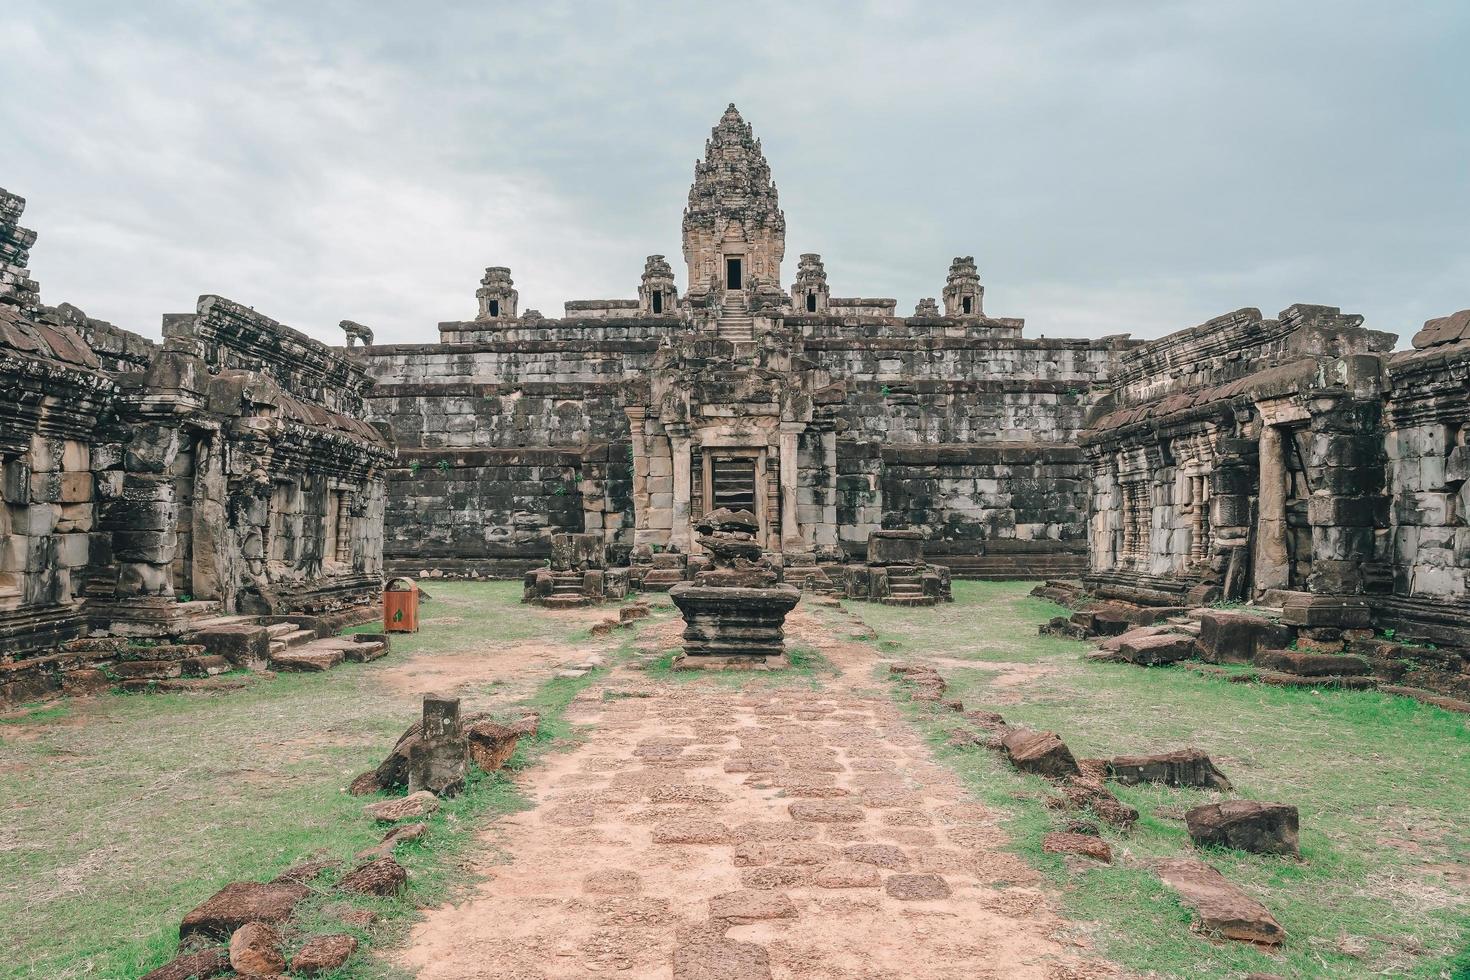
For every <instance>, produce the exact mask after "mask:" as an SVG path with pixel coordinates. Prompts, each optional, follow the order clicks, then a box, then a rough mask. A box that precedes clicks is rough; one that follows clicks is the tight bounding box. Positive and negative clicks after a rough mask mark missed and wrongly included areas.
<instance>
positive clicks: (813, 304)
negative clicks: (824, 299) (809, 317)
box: [806, 293, 817, 313]
mask: <svg viewBox="0 0 1470 980" xmlns="http://www.w3.org/2000/svg"><path fill="white" fill-rule="evenodd" d="M806 311H807V312H808V313H815V312H817V294H816V293H807V294H806Z"/></svg>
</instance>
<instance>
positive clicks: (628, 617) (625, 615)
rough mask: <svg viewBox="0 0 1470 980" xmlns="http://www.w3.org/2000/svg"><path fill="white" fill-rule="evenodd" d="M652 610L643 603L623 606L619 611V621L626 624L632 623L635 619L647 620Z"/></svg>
mask: <svg viewBox="0 0 1470 980" xmlns="http://www.w3.org/2000/svg"><path fill="white" fill-rule="evenodd" d="M650 612H651V611H650V610H649V608H648V607H647V606H645V605H643V604H642V603H638V602H635V603H633V604H632V605H628V606H623V607H622V608H621V609H619V610H618V619H619V620H620V621H621V622H624V623H631V622H632V621H633V620H635V619H646V618H647V617H648V616H649V615H650Z"/></svg>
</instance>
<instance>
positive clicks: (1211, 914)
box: [1156, 858, 1286, 946]
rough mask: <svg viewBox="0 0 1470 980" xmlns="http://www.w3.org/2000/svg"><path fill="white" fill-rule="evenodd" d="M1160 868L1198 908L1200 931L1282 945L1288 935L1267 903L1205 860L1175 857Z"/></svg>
mask: <svg viewBox="0 0 1470 980" xmlns="http://www.w3.org/2000/svg"><path fill="white" fill-rule="evenodd" d="M1156 871H1157V873H1158V876H1159V880H1160V881H1162V882H1163V883H1164V884H1165V885H1167V886H1169V887H1170V888H1172V889H1174V891H1175V892H1176V893H1178V895H1179V900H1180V901H1181V902H1182V903H1183V904H1184V905H1185V906H1187V907H1188V908H1190V909H1192V910H1193V911H1194V913H1195V916H1196V924H1195V927H1196V929H1198V930H1199V931H1200V932H1203V933H1205V934H1207V935H1216V936H1222V937H1224V938H1226V939H1235V940H1239V941H1241V942H1248V943H1258V944H1260V945H1263V946H1279V945H1281V942H1282V940H1283V939H1285V938H1286V931H1285V930H1284V929H1282V928H1281V925H1280V923H1278V922H1277V921H1276V919H1275V918H1274V917H1273V916H1272V915H1271V913H1270V912H1268V911H1267V910H1266V907H1265V906H1264V905H1262V904H1261V903H1260V902H1258V901H1256V900H1255V899H1253V898H1251V897H1250V896H1249V895H1247V894H1246V893H1245V892H1243V891H1241V890H1240V889H1239V888H1238V887H1236V886H1235V885H1233V884H1231V883H1230V882H1229V881H1227V880H1226V879H1225V876H1224V875H1222V874H1220V872H1218V871H1216V870H1215V869H1214V868H1212V867H1210V866H1209V865H1208V864H1205V863H1204V862H1203V861H1198V860H1195V859H1194V858H1173V859H1170V860H1165V861H1160V862H1159V863H1158V865H1157V866H1156Z"/></svg>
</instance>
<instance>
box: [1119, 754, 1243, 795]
mask: <svg viewBox="0 0 1470 980" xmlns="http://www.w3.org/2000/svg"><path fill="white" fill-rule="evenodd" d="M1105 769H1106V774H1107V777H1108V778H1109V779H1112V780H1115V781H1117V782H1120V783H1123V784H1125V785H1132V784H1134V783H1163V784H1164V785H1165V786H1193V787H1197V788H1200V789H1218V790H1229V789H1230V780H1229V779H1226V778H1225V774H1224V773H1222V772H1221V771H1220V770H1219V769H1217V768H1215V764H1214V763H1213V762H1212V761H1210V757H1209V756H1208V755H1206V754H1205V753H1204V752H1202V751H1201V750H1199V749H1176V750H1174V751H1172V752H1157V753H1154V754H1153V755H1120V756H1118V757H1117V758H1114V759H1110V760H1108V761H1107V763H1106V765H1105Z"/></svg>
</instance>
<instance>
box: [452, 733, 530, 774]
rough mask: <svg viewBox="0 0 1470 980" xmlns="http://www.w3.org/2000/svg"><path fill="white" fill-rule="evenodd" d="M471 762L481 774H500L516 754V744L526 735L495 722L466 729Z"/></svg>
mask: <svg viewBox="0 0 1470 980" xmlns="http://www.w3.org/2000/svg"><path fill="white" fill-rule="evenodd" d="M465 737H466V739H467V740H468V742H469V749H470V761H471V762H473V763H474V764H475V765H476V766H477V767H478V768H479V770H480V771H481V772H486V773H490V772H498V771H499V770H500V769H501V768H503V767H504V766H505V764H506V763H507V762H509V761H510V757H511V756H512V755H514V754H515V750H516V743H517V742H519V741H520V740H521V739H522V738H523V737H525V733H524V732H523V731H522V730H520V729H518V728H514V727H512V726H510V725H502V724H499V723H498V722H493V721H488V720H487V721H477V722H475V723H474V724H473V725H470V726H469V727H468V728H466V729H465Z"/></svg>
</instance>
